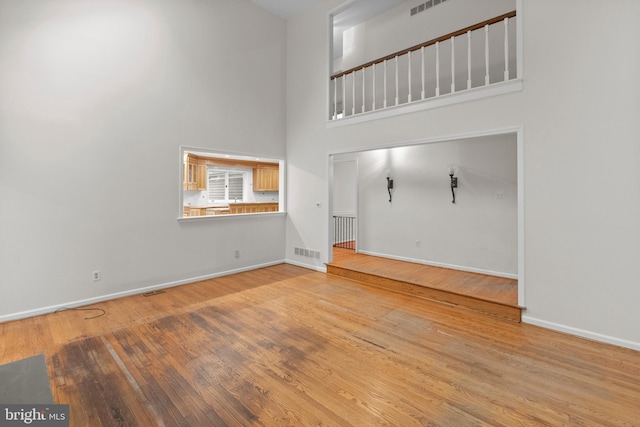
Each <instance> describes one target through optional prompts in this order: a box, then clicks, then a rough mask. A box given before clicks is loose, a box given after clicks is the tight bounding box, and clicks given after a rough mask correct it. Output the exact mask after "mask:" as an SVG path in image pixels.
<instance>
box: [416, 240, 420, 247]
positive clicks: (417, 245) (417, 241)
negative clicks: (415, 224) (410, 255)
mask: <svg viewBox="0 0 640 427" xmlns="http://www.w3.org/2000/svg"><path fill="white" fill-rule="evenodd" d="M419 247H420V240H416V248H419Z"/></svg>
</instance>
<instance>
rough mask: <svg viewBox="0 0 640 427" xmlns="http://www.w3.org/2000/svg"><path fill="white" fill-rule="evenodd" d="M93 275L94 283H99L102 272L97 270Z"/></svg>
mask: <svg viewBox="0 0 640 427" xmlns="http://www.w3.org/2000/svg"><path fill="white" fill-rule="evenodd" d="M92 275H93V281H94V282H97V281H98V280H100V278H101V274H100V270H96V271H94V272H93V273H92Z"/></svg>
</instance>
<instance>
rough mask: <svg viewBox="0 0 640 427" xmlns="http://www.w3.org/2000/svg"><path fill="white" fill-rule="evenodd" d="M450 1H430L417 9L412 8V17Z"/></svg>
mask: <svg viewBox="0 0 640 427" xmlns="http://www.w3.org/2000/svg"><path fill="white" fill-rule="evenodd" d="M446 1H449V0H429V1H428V2H425V3H421V4H419V5H418V6H416V7H412V8H411V10H410V13H411V16H413V15H417V14H418V13H420V12H424V11H425V10H428V9H431V8H432V7H434V6H437V5H439V4H440V3H444V2H446Z"/></svg>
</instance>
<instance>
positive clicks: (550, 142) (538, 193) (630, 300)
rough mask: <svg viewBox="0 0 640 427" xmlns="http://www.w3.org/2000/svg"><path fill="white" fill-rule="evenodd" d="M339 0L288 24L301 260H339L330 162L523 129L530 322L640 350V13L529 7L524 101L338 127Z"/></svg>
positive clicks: (622, 5) (627, 5)
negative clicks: (309, 255)
mask: <svg viewBox="0 0 640 427" xmlns="http://www.w3.org/2000/svg"><path fill="white" fill-rule="evenodd" d="M339 3H340V2H338V1H335V0H325V1H321V2H319V3H318V4H317V5H316V6H314V7H313V8H311V9H310V10H308V11H307V12H305V13H302V14H300V15H298V16H296V17H295V18H293V19H291V20H290V21H289V22H288V23H287V28H288V34H287V39H288V66H287V76H288V77H287V158H288V160H289V164H290V165H293V166H294V167H291V168H290V169H289V171H288V179H289V183H290V187H289V193H288V194H289V197H290V198H289V201H290V202H289V218H288V219H287V255H286V256H287V259H295V255H293V247H295V246H302V247H314V248H323V250H324V251H323V254H322V256H323V259H324V260H326V256H327V254H326V249H324V248H328V242H327V239H328V233H327V224H326V218H327V215H328V214H327V212H325V211H323V209H321V208H316V207H315V201H316V200H319V201H326V200H328V177H327V171H328V170H329V168H328V166H327V158H328V153H338V152H347V151H359V150H363V149H372V148H376V147H384V146H390V145H401V144H402V143H403V142H406V143H411V142H413V141H417V140H425V139H437V138H443V139H444V138H449V137H450V136H455V135H465V134H473V133H480V132H490V131H491V130H494V129H506V128H519V127H522V128H523V132H522V134H523V138H524V147H525V149H524V153H523V158H524V171H523V173H524V176H525V191H524V199H525V212H524V218H525V224H524V232H525V242H526V247H525V259H524V267H525V269H524V275H525V283H526V289H525V292H526V295H525V297H526V298H525V301H526V307H527V310H526V313H525V321H527V322H529V323H537V324H541V325H544V326H546V327H551V328H553V329H558V330H563V331H567V332H571V333H575V334H578V335H582V336H586V337H589V338H593V339H598V340H601V341H607V342H612V343H615V344H618V345H623V346H626V347H631V348H636V349H640V329H638V328H637V326H636V325H638V324H640V311H638V310H637V307H636V302H637V301H639V300H640V286H638V277H640V264H639V263H638V262H637V260H638V259H640V164H639V163H638V162H637V159H638V158H640V145H639V144H638V141H640V122H639V121H638V120H637V118H638V117H640V104H638V102H637V94H638V93H640V83H639V81H638V79H637V76H638V75H640V57H638V55H632V54H631V52H637V50H638V40H640V27H638V26H637V25H636V22H635V21H636V18H637V16H640V3H638V2H636V1H633V0H621V1H617V2H610V3H607V4H606V5H604V4H603V3H602V2H599V1H595V0H589V1H586V2H585V1H579V0H568V1H563V2H554V1H551V0H541V1H536V2H523V3H524V10H523V15H522V19H523V31H524V69H523V72H524V89H523V91H522V92H518V93H512V94H507V95H502V96H496V97H493V98H487V99H482V100H477V101H473V102H467V103H462V104H457V105H450V106H446V107H441V108H437V109H433V110H427V111H421V112H415V113H410V114H404V115H401V116H397V117H389V118H384V119H380V120H373V121H369V122H364V123H357V124H352V125H345V126H341V127H332V128H328V127H327V126H326V122H325V117H326V111H327V106H326V102H327V101H326V100H327V96H328V89H327V80H328V79H327V75H328V70H329V64H328V47H327V40H328V35H327V28H328V26H327V13H328V11H329V10H330V9H332V8H334V7H336V6H338V4H339ZM549 10H554V13H553V14H549ZM568 17H571V19H568ZM593 22H597V23H598V31H591V30H590V28H592V27H590V26H589V25H590V24H591V23H593ZM559 40H562V42H561V43H559ZM568 47H571V48H570V49H568ZM613 70H615V72H612V71H613ZM621 183H622V184H621ZM305 262H306V263H307V264H308V265H310V266H312V267H319V266H320V265H321V263H319V262H317V261H306V260H305Z"/></svg>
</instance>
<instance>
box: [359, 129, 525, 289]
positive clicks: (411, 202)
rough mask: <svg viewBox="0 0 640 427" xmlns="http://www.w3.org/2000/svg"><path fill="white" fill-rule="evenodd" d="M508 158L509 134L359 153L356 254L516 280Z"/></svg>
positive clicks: (513, 169)
mask: <svg viewBox="0 0 640 427" xmlns="http://www.w3.org/2000/svg"><path fill="white" fill-rule="evenodd" d="M516 154H517V152H516V135H515V134H511V135H500V136H492V137H483V138H473V139H468V140H462V141H448V142H443V143H433V144H420V145H415V146H406V147H396V148H390V149H384V150H374V151H366V152H363V153H361V154H360V155H359V157H358V164H359V172H360V175H359V177H360V179H359V188H360V191H359V209H358V212H359V215H358V217H359V223H358V237H359V238H358V250H359V251H360V252H363V253H369V254H373V255H381V256H388V257H395V258H400V259H405V260H410V261H415V262H426V263H429V264H434V265H441V266H446V267H451V268H460V269H465V270H470V271H477V272H483V273H488V274H497V275H501V276H507V277H517V274H518V257H517V253H518V220H517V219H518V217H517V200H518V194H517V162H516V159H517V155H516ZM451 166H453V168H454V171H455V176H457V178H458V188H457V189H456V203H455V204H454V203H452V200H453V197H452V194H451V178H450V177H449V170H450V167H451ZM387 169H390V170H391V177H392V178H393V180H394V188H393V189H392V190H391V194H392V202H391V203H390V202H389V195H388V192H387V189H386V178H385V177H386V171H387ZM498 197H499V198H498ZM417 241H419V243H416V242H417Z"/></svg>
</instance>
